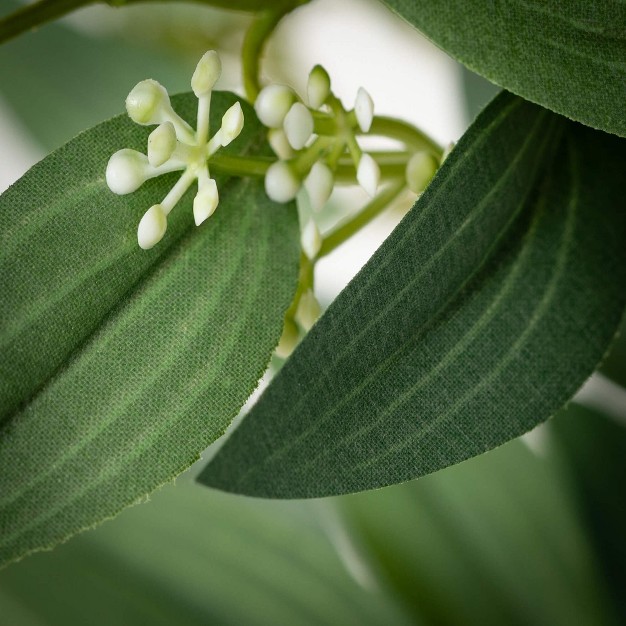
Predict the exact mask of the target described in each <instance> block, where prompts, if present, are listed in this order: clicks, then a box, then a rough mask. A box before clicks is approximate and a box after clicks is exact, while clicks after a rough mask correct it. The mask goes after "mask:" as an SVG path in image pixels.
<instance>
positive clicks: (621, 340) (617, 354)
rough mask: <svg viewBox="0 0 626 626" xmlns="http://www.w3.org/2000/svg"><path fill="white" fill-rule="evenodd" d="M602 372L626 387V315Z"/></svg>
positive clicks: (601, 368)
mask: <svg viewBox="0 0 626 626" xmlns="http://www.w3.org/2000/svg"><path fill="white" fill-rule="evenodd" d="M600 372H602V373H603V374H604V375H605V376H608V377H609V378H610V379H611V380H613V381H615V382H616V383H617V384H618V385H621V386H622V387H624V388H626V316H625V317H624V319H623V320H622V325H621V326H620V329H619V333H618V335H617V337H616V338H615V341H614V342H613V344H612V345H611V350H610V351H609V353H608V355H607V357H606V359H605V360H604V361H603V362H602V366H601V367H600Z"/></svg>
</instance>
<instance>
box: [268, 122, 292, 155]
mask: <svg viewBox="0 0 626 626" xmlns="http://www.w3.org/2000/svg"><path fill="white" fill-rule="evenodd" d="M267 140H268V141H269V144H270V146H272V150H273V151H274V154H275V155H276V156H277V157H278V158H280V159H290V158H291V157H292V156H293V155H294V151H293V148H292V147H291V146H290V145H289V142H288V141H287V135H285V131H284V130H283V129H282V128H270V129H269V131H268V132H267Z"/></svg>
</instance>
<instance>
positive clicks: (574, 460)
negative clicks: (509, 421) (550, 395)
mask: <svg viewBox="0 0 626 626" xmlns="http://www.w3.org/2000/svg"><path fill="white" fill-rule="evenodd" d="M550 429H551V434H552V435H553V436H554V438H555V439H556V442H557V443H558V444H559V445H560V448H561V450H562V453H563V455H564V458H565V461H566V463H567V465H568V468H569V470H570V472H571V477H572V487H573V489H574V490H575V492H576V495H577V504H578V506H579V509H580V512H581V514H582V516H583V518H584V520H585V522H586V524H587V527H588V530H589V533H590V535H591V542H590V543H591V544H592V545H593V547H594V548H595V551H596V553H597V555H598V557H599V558H598V560H599V562H600V564H601V565H602V568H603V571H604V575H605V584H606V586H607V589H608V590H609V591H610V592H611V594H612V596H613V599H614V601H615V606H616V607H617V611H618V613H619V615H621V616H624V615H626V597H625V596H624V589H626V536H625V535H624V529H625V528H626V493H625V492H624V476H626V428H625V427H624V425H623V424H619V423H617V422H614V421H612V420H611V419H610V418H607V417H606V416H604V415H602V414H601V413H598V412H597V411H592V410H590V409H586V408H583V407H581V406H576V405H572V406H570V407H568V409H567V411H564V412H563V414H562V415H560V416H559V419H556V420H554V421H553V422H552V423H551V424H550Z"/></svg>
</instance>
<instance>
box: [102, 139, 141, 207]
mask: <svg viewBox="0 0 626 626" xmlns="http://www.w3.org/2000/svg"><path fill="white" fill-rule="evenodd" d="M148 168H149V165H148V157H147V156H146V155H145V154H142V153H141V152H137V150H131V149H130V148H125V149H123V150H118V151H117V152H116V153H115V154H113V155H112V156H111V158H110V159H109V162H108V164H107V170H106V181H107V185H108V186H109V189H110V190H111V191H112V192H113V193H116V194H118V195H120V196H123V195H125V194H127V193H132V192H133V191H136V190H137V189H139V187H141V185H143V183H144V182H146V180H147V179H148Z"/></svg>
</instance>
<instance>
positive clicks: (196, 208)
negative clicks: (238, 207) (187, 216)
mask: <svg viewBox="0 0 626 626" xmlns="http://www.w3.org/2000/svg"><path fill="white" fill-rule="evenodd" d="M219 201H220V198H219V194H218V192H217V184H216V183H215V181H214V180H213V179H212V178H209V180H208V181H206V182H205V183H203V185H202V187H201V188H200V189H199V190H198V193H197V194H196V197H195V198H194V199H193V219H194V222H195V223H196V226H200V224H202V222H204V221H205V220H206V219H208V218H209V217H211V215H213V213H214V212H215V209H216V208H217V205H218V203H219Z"/></svg>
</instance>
